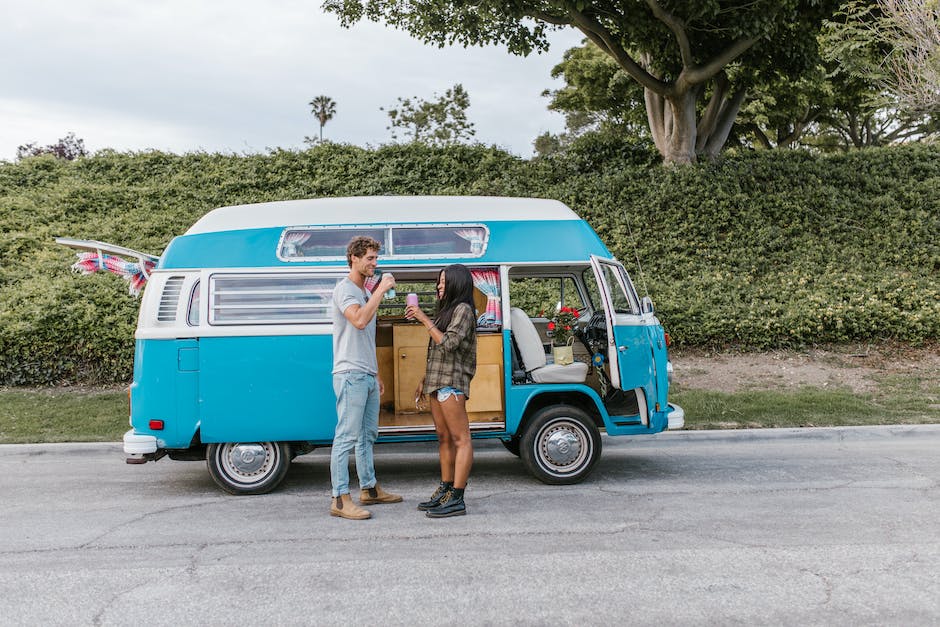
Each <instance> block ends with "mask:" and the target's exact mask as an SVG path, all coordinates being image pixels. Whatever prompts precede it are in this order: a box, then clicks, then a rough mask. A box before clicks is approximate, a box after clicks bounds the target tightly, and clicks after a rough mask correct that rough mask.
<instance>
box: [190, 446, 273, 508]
mask: <svg viewBox="0 0 940 627" xmlns="http://www.w3.org/2000/svg"><path fill="white" fill-rule="evenodd" d="M290 459H291V451H290V446H289V445H288V444H287V443H285V442H223V443H222V444H210V445H209V450H208V453H207V455H206V465H207V466H208V467H209V475H210V476H211V477H212V480H213V481H215V482H216V483H217V484H218V486H219V487H220V488H222V489H223V490H225V491H226V492H228V493H229V494H236V495H242V494H266V493H267V492H270V491H271V490H273V489H274V488H276V487H277V486H278V484H280V483H281V481H282V480H283V479H284V476H285V475H286V474H287V469H288V468H289V467H290Z"/></svg>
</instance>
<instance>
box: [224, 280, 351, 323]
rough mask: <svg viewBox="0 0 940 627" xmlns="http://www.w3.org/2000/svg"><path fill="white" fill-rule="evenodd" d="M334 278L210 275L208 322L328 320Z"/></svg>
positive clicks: (304, 321) (299, 321) (320, 321)
mask: <svg viewBox="0 0 940 627" xmlns="http://www.w3.org/2000/svg"><path fill="white" fill-rule="evenodd" d="M338 281H339V278H338V277H326V276H323V275H315V274H284V273H280V274H213V275H212V276H211V277H209V324H212V325H224V324H310V323H328V322H330V301H331V299H332V297H333V288H335V287H336V283H337V282H338Z"/></svg>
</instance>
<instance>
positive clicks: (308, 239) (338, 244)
mask: <svg viewBox="0 0 940 627" xmlns="http://www.w3.org/2000/svg"><path fill="white" fill-rule="evenodd" d="M357 235H366V236H368V237H371V238H373V239H375V240H378V242H379V243H380V244H382V250H381V251H380V254H381V256H382V257H383V258H384V259H421V258H429V257H451V258H473V257H480V256H482V255H483V253H484V252H486V245H487V242H488V240H489V230H488V229H487V228H486V227H485V226H484V225H482V224H407V225H406V224H402V225H391V226H385V227H362V226H356V227H346V226H342V227H291V228H288V229H285V230H284V234H283V235H282V236H281V241H280V242H279V243H278V257H279V258H281V259H283V260H285V261H343V262H345V261H346V245H347V244H349V241H350V240H351V239H352V238H353V237H355V236H357Z"/></svg>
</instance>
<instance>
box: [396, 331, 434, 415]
mask: <svg viewBox="0 0 940 627" xmlns="http://www.w3.org/2000/svg"><path fill="white" fill-rule="evenodd" d="M392 350H393V354H394V356H395V365H394V368H395V413H396V414H403V413H415V412H417V411H418V410H417V408H416V407H415V389H416V388H417V387H418V383H419V382H420V381H421V379H423V378H424V370H425V367H426V365H427V361H428V330H427V329H425V328H424V325H421V324H402V325H396V326H395V328H394V332H393V336H392Z"/></svg>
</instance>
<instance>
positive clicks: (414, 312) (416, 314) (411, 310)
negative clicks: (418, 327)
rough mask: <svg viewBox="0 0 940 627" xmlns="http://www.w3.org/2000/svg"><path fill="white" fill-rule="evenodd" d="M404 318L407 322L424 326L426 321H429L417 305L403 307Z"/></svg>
mask: <svg viewBox="0 0 940 627" xmlns="http://www.w3.org/2000/svg"><path fill="white" fill-rule="evenodd" d="M405 317H406V318H408V319H409V320H417V321H418V322H420V323H421V324H423V325H424V326H427V323H428V321H430V318H428V315H427V314H426V313H424V312H423V311H421V308H420V307H418V306H417V305H408V306H407V307H405Z"/></svg>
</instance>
